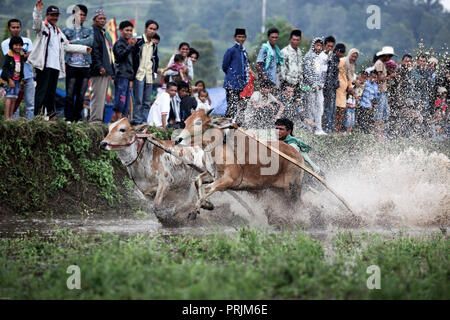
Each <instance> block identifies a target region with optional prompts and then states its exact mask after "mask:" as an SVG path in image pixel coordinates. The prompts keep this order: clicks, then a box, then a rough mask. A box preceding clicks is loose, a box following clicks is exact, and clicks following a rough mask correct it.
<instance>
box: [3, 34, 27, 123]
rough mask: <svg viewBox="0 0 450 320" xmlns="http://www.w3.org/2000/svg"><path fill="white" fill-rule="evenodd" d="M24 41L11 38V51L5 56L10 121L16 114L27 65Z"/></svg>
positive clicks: (5, 79) (6, 114)
mask: <svg viewBox="0 0 450 320" xmlns="http://www.w3.org/2000/svg"><path fill="white" fill-rule="evenodd" d="M22 46H23V40H22V38H21V37H18V36H14V37H11V39H10V41H9V48H10V50H9V51H8V53H7V54H6V55H5V59H4V62H3V69H2V80H3V81H4V82H6V84H7V86H6V101H5V119H7V120H8V119H10V118H12V116H13V113H14V106H15V105H16V99H17V98H18V96H19V91H20V86H21V84H20V82H21V81H22V79H23V67H24V64H25V58H24V53H23V51H22Z"/></svg>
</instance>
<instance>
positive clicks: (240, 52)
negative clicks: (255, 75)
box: [222, 28, 248, 119]
mask: <svg viewBox="0 0 450 320" xmlns="http://www.w3.org/2000/svg"><path fill="white" fill-rule="evenodd" d="M246 39H247V35H246V33H245V29H239V28H238V29H236V30H235V32H234V40H235V43H234V45H233V46H232V47H231V48H229V49H228V50H227V51H226V52H225V55H224V56H223V62H222V70H223V72H224V73H225V80H224V82H223V87H224V88H225V90H226V92H227V105H228V106H227V111H226V114H225V116H226V117H229V118H233V119H236V117H242V113H243V108H242V107H243V106H242V105H241V104H242V103H241V98H240V93H241V91H242V90H243V89H244V87H245V86H246V85H247V83H248V54H247V50H246V49H245V47H244V42H245V40H246ZM244 108H245V106H244Z"/></svg>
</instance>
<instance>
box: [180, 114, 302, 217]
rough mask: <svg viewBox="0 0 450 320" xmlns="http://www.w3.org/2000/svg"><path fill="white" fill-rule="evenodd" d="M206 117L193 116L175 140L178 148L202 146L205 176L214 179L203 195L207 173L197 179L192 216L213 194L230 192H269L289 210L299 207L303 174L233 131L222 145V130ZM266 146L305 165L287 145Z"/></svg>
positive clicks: (261, 146) (297, 153) (273, 153)
mask: <svg viewBox="0 0 450 320" xmlns="http://www.w3.org/2000/svg"><path fill="white" fill-rule="evenodd" d="M209 113H210V111H209V112H208V113H206V112H205V111H204V110H198V111H195V112H193V113H192V114H191V116H190V117H189V118H187V119H186V127H185V129H184V130H183V131H182V132H181V133H180V134H179V136H178V137H177V138H176V140H175V141H176V143H177V144H179V145H184V146H201V147H202V148H203V150H204V151H205V158H206V168H207V170H208V173H209V174H210V175H212V176H213V177H214V182H213V183H212V184H210V185H209V186H207V187H206V188H205V192H206V194H205V195H203V194H202V191H201V185H202V179H203V178H204V177H205V176H206V173H203V174H201V175H199V176H198V178H197V179H196V187H197V193H198V195H199V199H198V201H197V204H196V209H195V211H194V212H193V214H192V216H193V217H195V216H196V215H197V214H198V213H199V212H200V206H201V204H202V203H203V201H205V200H206V199H207V198H208V197H209V196H210V195H212V194H213V193H214V192H216V191H225V190H230V189H231V190H247V191H253V190H262V189H272V190H274V191H278V192H276V193H277V194H278V195H280V194H281V196H282V201H283V202H284V204H289V205H290V207H291V208H293V207H295V205H296V204H299V201H300V192H301V184H302V179H303V174H304V173H303V170H300V169H299V168H298V167H297V166H295V165H294V164H293V163H291V162H289V161H288V160H286V159H284V158H282V157H280V156H279V155H277V154H275V152H271V150H269V149H267V148H266V147H264V146H263V145H261V144H258V143H256V142H254V143H252V141H253V140H251V139H249V137H247V136H245V135H243V134H242V133H240V132H238V131H236V130H230V133H228V134H227V136H228V137H227V138H226V143H224V136H225V130H224V129H222V128H221V127H220V125H218V123H217V121H213V120H212V119H211V118H210V117H209ZM219 121H223V120H219ZM222 127H223V126H222ZM267 144H269V145H271V146H273V147H275V148H276V149H278V150H280V151H281V152H283V153H285V154H287V155H289V156H291V157H292V158H294V159H296V160H297V161H299V162H300V163H301V164H304V160H303V157H302V156H301V155H300V153H299V152H297V151H296V150H295V149H294V148H293V147H291V146H289V145H288V144H286V143H284V142H280V141H270V142H267ZM280 191H281V192H280ZM288 220H290V219H288ZM270 222H271V221H270V217H269V223H270Z"/></svg>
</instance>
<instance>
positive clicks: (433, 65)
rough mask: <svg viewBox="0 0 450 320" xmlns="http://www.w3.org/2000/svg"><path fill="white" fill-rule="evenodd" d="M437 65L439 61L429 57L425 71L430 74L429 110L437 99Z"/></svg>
mask: <svg viewBox="0 0 450 320" xmlns="http://www.w3.org/2000/svg"><path fill="white" fill-rule="evenodd" d="M438 63H439V60H438V59H436V58H435V57H431V58H430V59H428V65H427V71H428V72H429V74H430V92H429V95H430V101H429V106H430V109H432V108H431V107H432V106H433V104H434V101H436V98H437V89H438V85H437V80H438V72H437V71H438ZM430 113H431V114H432V113H433V111H432V110H430Z"/></svg>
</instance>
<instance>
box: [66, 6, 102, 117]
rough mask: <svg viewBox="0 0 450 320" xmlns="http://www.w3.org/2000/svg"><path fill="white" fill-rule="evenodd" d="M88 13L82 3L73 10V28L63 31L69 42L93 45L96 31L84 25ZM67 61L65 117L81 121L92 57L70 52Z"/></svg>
mask: <svg viewBox="0 0 450 320" xmlns="http://www.w3.org/2000/svg"><path fill="white" fill-rule="evenodd" d="M87 13H88V9H87V8H86V6H84V5H82V4H78V5H76V6H75V8H74V9H73V10H72V15H73V18H74V19H73V28H64V29H63V31H62V32H63V33H64V35H65V36H66V38H67V40H69V43H72V44H84V45H86V46H89V47H92V43H93V42H94V31H93V30H92V28H86V27H83V23H84V22H85V21H86V15H87ZM65 61H66V101H65V105H64V117H65V118H66V120H67V121H79V120H81V112H82V111H83V103H84V95H85V94H86V90H87V88H88V82H89V76H90V67H91V63H92V58H91V55H90V54H82V53H68V54H66V58H65Z"/></svg>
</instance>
